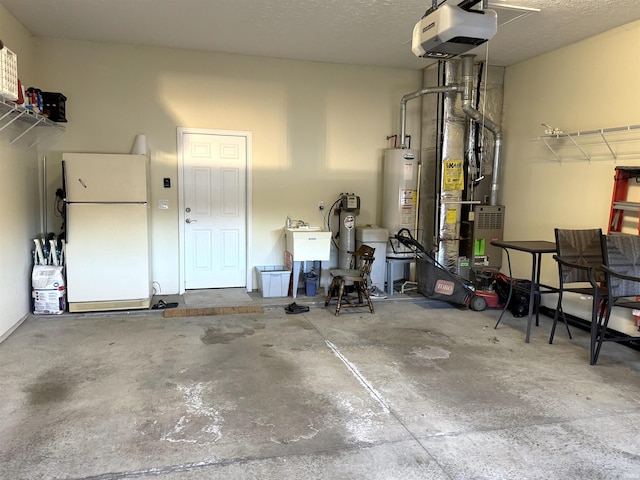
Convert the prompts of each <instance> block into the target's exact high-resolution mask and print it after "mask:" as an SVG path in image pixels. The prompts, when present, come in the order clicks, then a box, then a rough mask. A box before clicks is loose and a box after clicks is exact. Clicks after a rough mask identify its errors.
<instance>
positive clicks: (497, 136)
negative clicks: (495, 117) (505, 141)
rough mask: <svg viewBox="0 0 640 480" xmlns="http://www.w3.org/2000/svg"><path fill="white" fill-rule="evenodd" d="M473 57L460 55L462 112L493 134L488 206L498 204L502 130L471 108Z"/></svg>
mask: <svg viewBox="0 0 640 480" xmlns="http://www.w3.org/2000/svg"><path fill="white" fill-rule="evenodd" d="M474 58H475V55H462V111H463V112H464V113H465V115H467V116H468V117H469V118H471V119H472V120H473V121H474V122H476V123H478V124H480V125H482V126H483V127H485V128H486V129H487V130H489V131H490V132H491V133H493V139H494V150H493V173H492V176H491V196H490V200H489V204H490V205H497V204H498V189H499V185H498V173H499V172H498V168H499V166H500V150H501V147H502V128H501V127H500V125H498V124H497V123H494V122H492V121H491V120H489V119H488V118H486V117H485V116H484V115H483V114H482V113H480V112H479V111H478V110H476V109H475V108H473V107H472V106H471V101H472V95H473V88H474V76H473V59H474Z"/></svg>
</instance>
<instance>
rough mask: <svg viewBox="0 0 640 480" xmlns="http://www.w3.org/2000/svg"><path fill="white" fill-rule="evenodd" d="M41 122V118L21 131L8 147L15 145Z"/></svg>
mask: <svg viewBox="0 0 640 480" xmlns="http://www.w3.org/2000/svg"><path fill="white" fill-rule="evenodd" d="M40 122H42V118H39V119H38V120H37V121H36V122H35V123H34V124H33V125H31V126H30V127H29V128H27V129H26V130H25V131H23V132H22V133H21V134H20V135H18V136H17V137H16V138H14V139H13V140H11V142H10V145H13V144H14V143H16V142H17V141H18V140H20V139H21V138H22V137H23V136H24V135H26V134H27V133H28V132H29V131H30V130H31V129H33V128H35V127H37V126H38V124H39V123H40Z"/></svg>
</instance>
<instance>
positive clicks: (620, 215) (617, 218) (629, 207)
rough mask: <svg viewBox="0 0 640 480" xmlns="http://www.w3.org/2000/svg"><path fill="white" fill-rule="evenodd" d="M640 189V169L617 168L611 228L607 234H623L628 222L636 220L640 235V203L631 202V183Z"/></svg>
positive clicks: (610, 219) (612, 200) (614, 180)
mask: <svg viewBox="0 0 640 480" xmlns="http://www.w3.org/2000/svg"><path fill="white" fill-rule="evenodd" d="M630 182H631V186H633V185H634V184H637V185H638V186H639V187H640V167H616V173H615V176H614V179H613V196H612V198H611V213H610V214H609V228H608V230H607V233H613V232H621V231H622V226H623V224H624V222H625V217H626V220H627V221H628V220H630V218H629V217H631V220H632V221H633V220H635V224H636V225H637V227H638V234H640V202H630V201H628V200H627V197H628V195H629V186H630V185H629V183H630Z"/></svg>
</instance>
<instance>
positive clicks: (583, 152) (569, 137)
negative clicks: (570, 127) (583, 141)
mask: <svg viewBox="0 0 640 480" xmlns="http://www.w3.org/2000/svg"><path fill="white" fill-rule="evenodd" d="M567 138H568V139H569V140H571V141H572V142H573V144H574V145H575V146H576V148H577V149H578V150H580V151H581V152H582V154H583V155H584V158H586V159H587V160H589V163H591V157H590V156H589V155H588V154H587V152H585V151H584V150H583V149H582V147H581V146H580V145H578V142H576V141H575V140H574V138H573V137H572V136H571V135H570V134H567Z"/></svg>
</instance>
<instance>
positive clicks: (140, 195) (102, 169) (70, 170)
mask: <svg viewBox="0 0 640 480" xmlns="http://www.w3.org/2000/svg"><path fill="white" fill-rule="evenodd" d="M62 160H63V162H64V175H65V178H64V181H65V185H64V186H65V193H66V197H67V202H146V201H147V163H148V159H147V157H146V156H145V155H119V154H97V153H64V154H63V155H62Z"/></svg>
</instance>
